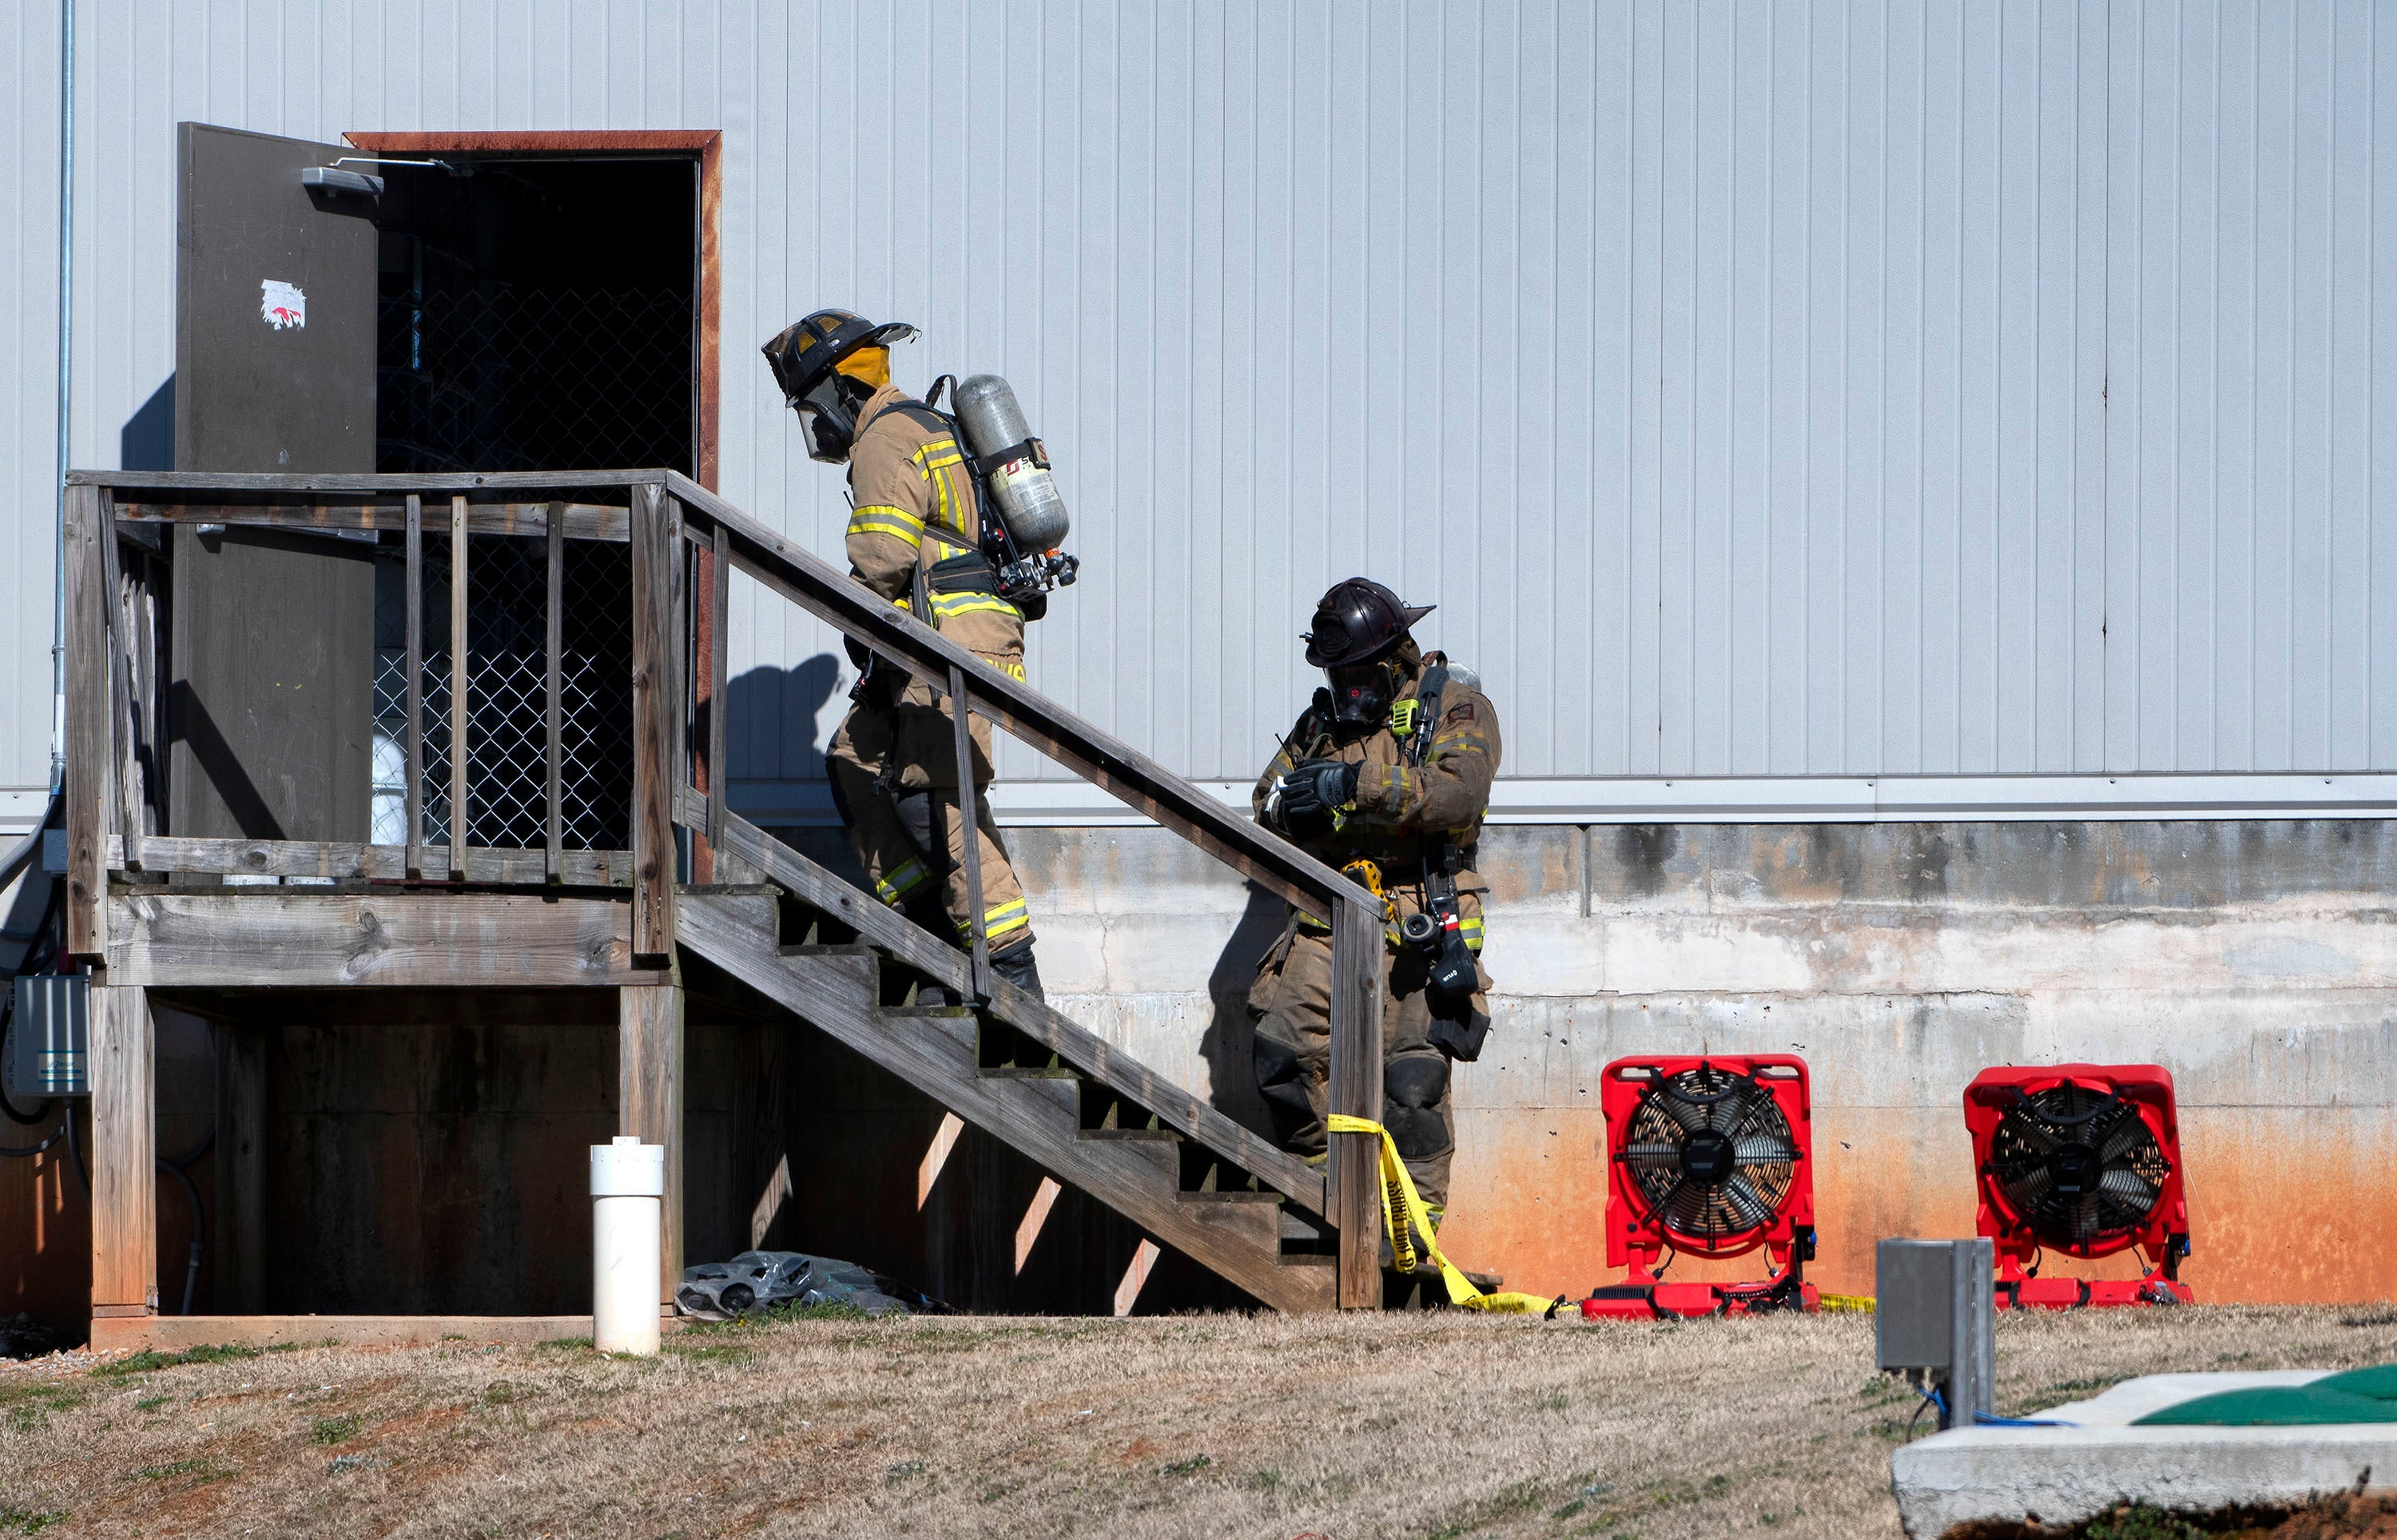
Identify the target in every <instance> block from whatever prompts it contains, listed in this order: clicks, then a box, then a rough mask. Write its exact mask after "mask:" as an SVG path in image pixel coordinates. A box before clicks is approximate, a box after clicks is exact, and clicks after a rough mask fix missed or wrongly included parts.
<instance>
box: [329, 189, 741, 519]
mask: <svg viewBox="0 0 2397 1540" xmlns="http://www.w3.org/2000/svg"><path fill="white" fill-rule="evenodd" d="M426 158H438V159H440V160H441V161H443V162H444V165H442V166H401V165H385V166H382V167H380V168H379V169H380V172H381V174H382V177H383V178H384V181H385V191H384V193H383V196H382V200H381V206H380V208H379V210H378V212H377V217H376V225H377V227H378V229H379V231H380V234H381V240H380V249H379V254H378V267H379V270H380V272H379V279H380V281H379V284H378V325H377V328H376V342H377V357H376V369H375V389H376V423H375V469H376V470H378V471H392V472H398V471H554V470H564V469H576V470H615V469H629V468H634V467H650V466H664V467H667V468H669V469H672V470H676V471H681V472H683V473H684V474H685V475H694V474H695V473H696V472H697V471H698V469H699V467H698V461H697V453H698V446H699V441H700V434H699V431H698V422H699V414H700V402H699V392H698V378H699V348H698V329H699V328H698V300H699V224H698V219H699V163H698V158H697V157H696V156H693V155H689V154H684V155H675V156H658V155H646V156H637V157H620V156H612V155H611V156H606V157H585V156H582V155H571V154H562V153H561V154H551V155H547V156H542V157H537V158H534V157H516V156H505V157H502V156H490V155H464V154H459V153H450V154H447V155H443V156H439V157H426Z"/></svg>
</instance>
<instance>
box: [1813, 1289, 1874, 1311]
mask: <svg viewBox="0 0 2397 1540" xmlns="http://www.w3.org/2000/svg"><path fill="white" fill-rule="evenodd" d="M1821 1303H1822V1306H1823V1308H1825V1309H1827V1310H1835V1311H1836V1310H1847V1311H1853V1312H1854V1313H1855V1314H1857V1315H1870V1314H1872V1313H1873V1298H1872V1295H1870V1294H1824V1295H1823V1296H1821Z"/></svg>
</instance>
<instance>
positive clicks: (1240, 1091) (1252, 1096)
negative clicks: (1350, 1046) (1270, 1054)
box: [1198, 883, 1290, 1139]
mask: <svg viewBox="0 0 2397 1540" xmlns="http://www.w3.org/2000/svg"><path fill="white" fill-rule="evenodd" d="M1248 889H1249V901H1248V907H1247V908H1246V909H1242V910H1241V911H1240V923H1239V924H1237V925H1235V926H1233V927H1232V934H1231V936H1230V937H1229V939H1227V940H1225V943H1224V949H1223V950H1222V951H1221V952H1219V953H1218V954H1216V958H1215V965H1214V967H1213V968H1212V969H1211V970H1210V971H1209V972H1208V975H1207V994H1208V998H1209V999H1210V1000H1211V1001H1212V1002H1213V1004H1214V1016H1213V1019H1212V1020H1211V1021H1210V1022H1209V1023H1208V1024H1207V1030H1206V1032H1205V1033H1204V1034H1203V1035H1201V1036H1200V1038H1199V1040H1198V1055H1199V1056H1200V1057H1201V1058H1204V1059H1205V1060H1206V1061H1207V1082H1208V1085H1209V1087H1210V1089H1209V1092H1208V1100H1210V1101H1212V1102H1213V1103H1214V1104H1215V1109H1216V1110H1217V1111H1219V1112H1221V1113H1223V1114H1224V1115H1225V1117H1227V1118H1229V1119H1231V1120H1232V1121H1233V1122H1237V1123H1239V1124H1240V1125H1242V1126H1243V1127H1245V1128H1248V1129H1251V1130H1252V1131H1254V1132H1256V1133H1258V1134H1262V1135H1265V1137H1266V1138H1268V1139H1270V1138H1272V1137H1273V1120H1272V1119H1271V1118H1270V1117H1269V1116H1268V1115H1267V1114H1266V1112H1265V1102H1264V1101H1263V1100H1262V1099H1261V1098H1260V1097H1259V1096H1258V1095H1257V1072H1256V1067H1255V1065H1254V1064H1253V1063H1252V1053H1253V1051H1254V1050H1253V1046H1252V1044H1253V1042H1254V1036H1255V1034H1254V1033H1253V1031H1252V1028H1251V1023H1250V1021H1249V987H1250V986H1251V985H1252V984H1254V983H1255V982H1256V977H1257V964H1258V963H1260V962H1262V961H1263V960H1264V958H1265V952H1266V951H1267V950H1268V949H1270V948H1271V947H1272V946H1273V944H1274V943H1275V942H1276V941H1277V940H1279V938H1280V936H1281V933H1282V927H1283V926H1284V925H1286V924H1287V923H1289V920H1290V908H1289V906H1288V905H1286V904H1284V903H1283V902H1282V901H1281V900H1280V899H1279V898H1277V897H1275V896H1273V895H1272V894H1270V893H1267V892H1266V891H1265V889H1263V888H1261V887H1259V886H1257V885H1256V884H1255V883H1249V884H1248Z"/></svg>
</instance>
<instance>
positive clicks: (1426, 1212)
mask: <svg viewBox="0 0 2397 1540" xmlns="http://www.w3.org/2000/svg"><path fill="white" fill-rule="evenodd" d="M1324 1126H1325V1127H1326V1128H1328V1129H1330V1130H1331V1131H1332V1133H1334V1134H1378V1135H1381V1137H1382V1233H1383V1234H1385V1235H1386V1236H1388V1237H1389V1238H1390V1257H1391V1259H1392V1260H1393V1261H1394V1262H1396V1263H1397V1264H1398V1268H1399V1271H1400V1272H1402V1273H1403V1272H1413V1271H1414V1270H1415V1247H1414V1236H1415V1235H1418V1234H1419V1235H1421V1236H1422V1237H1423V1238H1424V1250H1425V1251H1426V1252H1427V1253H1429V1254H1430V1255H1431V1260H1432V1261H1433V1263H1434V1264H1435V1265H1437V1266H1438V1267H1439V1268H1440V1277H1441V1279H1442V1280H1444V1281H1446V1282H1447V1284H1448V1302H1449V1303H1450V1304H1452V1305H1455V1306H1458V1307H1460V1308H1464V1309H1467V1310H1496V1311H1501V1312H1505V1313H1507V1314H1513V1315H1546V1314H1547V1313H1548V1311H1549V1309H1550V1308H1553V1307H1554V1306H1556V1305H1558V1304H1560V1303H1561V1301H1559V1300H1551V1299H1542V1298H1541V1297H1540V1296H1539V1295H1537V1294H1512V1293H1501V1294H1483V1293H1482V1292H1481V1291H1480V1289H1477V1288H1475V1287H1474V1286H1473V1280H1471V1279H1469V1278H1467V1277H1466V1276H1465V1275H1464V1274H1463V1273H1461V1272H1459V1271H1457V1269H1456V1266H1455V1264H1453V1263H1452V1262H1450V1261H1449V1259H1448V1258H1447V1257H1445V1256H1442V1255H1440V1241H1438V1240H1437V1239H1436V1236H1435V1232H1434V1231H1433V1229H1432V1225H1431V1210H1430V1209H1429V1208H1427V1207H1426V1206H1425V1203H1424V1201H1423V1199H1422V1198H1421V1197H1420V1196H1418V1195H1417V1194H1416V1192H1415V1183H1414V1178H1413V1177H1412V1176H1410V1175H1407V1163H1406V1162H1404V1161H1402V1160H1400V1159H1399V1146H1398V1141H1397V1140H1395V1139H1393V1138H1391V1137H1390V1131H1389V1130H1388V1129H1386V1128H1384V1127H1383V1126H1382V1125H1381V1124H1380V1123H1377V1122H1372V1121H1371V1120H1369V1119H1365V1118H1352V1117H1350V1116H1348V1115H1347V1114H1346V1113H1345V1112H1334V1113H1332V1115H1331V1116H1330V1117H1329V1118H1327V1119H1325V1120H1324ZM1400 1215H1404V1216H1405V1220H1406V1222H1405V1223H1403V1224H1401V1223H1400V1222H1399V1216H1400Z"/></svg>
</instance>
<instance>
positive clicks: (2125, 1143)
mask: <svg viewBox="0 0 2397 1540" xmlns="http://www.w3.org/2000/svg"><path fill="white" fill-rule="evenodd" d="M2122 1110H2123V1111H2124V1112H2125V1113H2127V1114H2128V1116H2126V1117H2124V1118H2123V1119H2122V1121H2121V1123H2120V1125H2119V1126H2117V1127H2115V1128H2114V1129H2112V1130H2111V1131H2109V1133H2108V1134H2107V1135H2106V1138H2105V1140H2104V1142H2103V1143H2101V1144H2099V1145H2098V1147H2097V1158H2098V1159H2099V1160H2100V1161H2103V1162H2106V1163H2107V1164H2108V1165H2111V1164H2113V1163H2114V1162H2116V1161H2119V1160H2121V1159H2122V1157H2123V1156H2124V1155H2127V1154H2129V1153H2130V1152H2131V1148H2132V1147H2133V1146H2135V1145H2136V1144H2137V1143H2139V1141H2140V1140H2142V1139H2146V1138H2148V1137H2149V1135H2148V1121H2147V1120H2146V1119H2145V1118H2142V1117H2140V1116H2139V1115H2138V1114H2137V1113H2136V1112H2133V1111H2131V1109H2129V1108H2127V1107H2125V1108H2124V1109H2122Z"/></svg>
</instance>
